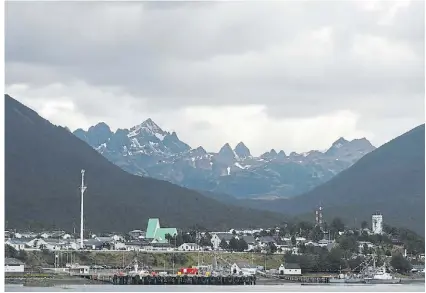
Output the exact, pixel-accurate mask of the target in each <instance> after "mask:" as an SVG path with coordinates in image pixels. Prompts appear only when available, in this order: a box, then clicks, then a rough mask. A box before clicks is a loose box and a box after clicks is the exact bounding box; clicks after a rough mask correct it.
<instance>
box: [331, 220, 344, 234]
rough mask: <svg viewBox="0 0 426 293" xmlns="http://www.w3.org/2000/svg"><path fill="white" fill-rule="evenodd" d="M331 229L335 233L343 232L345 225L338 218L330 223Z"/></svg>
mask: <svg viewBox="0 0 426 293" xmlns="http://www.w3.org/2000/svg"><path fill="white" fill-rule="evenodd" d="M331 228H332V229H333V230H334V231H335V232H339V231H344V230H345V224H343V221H342V220H341V219H340V218H334V219H333V221H332V222H331Z"/></svg>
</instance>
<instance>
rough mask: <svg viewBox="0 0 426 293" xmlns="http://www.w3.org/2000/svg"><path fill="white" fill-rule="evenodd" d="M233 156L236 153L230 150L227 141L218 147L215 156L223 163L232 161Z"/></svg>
mask: <svg viewBox="0 0 426 293" xmlns="http://www.w3.org/2000/svg"><path fill="white" fill-rule="evenodd" d="M235 156H236V154H235V153H234V151H233V150H232V148H231V146H230V145H229V143H225V144H224V146H223V147H221V148H220V150H219V153H218V154H217V156H216V158H217V159H219V161H222V162H224V163H231V162H232V161H234V160H235Z"/></svg>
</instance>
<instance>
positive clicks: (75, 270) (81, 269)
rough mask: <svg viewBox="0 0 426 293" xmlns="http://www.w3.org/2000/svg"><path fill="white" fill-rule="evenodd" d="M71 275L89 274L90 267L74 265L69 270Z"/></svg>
mask: <svg viewBox="0 0 426 293" xmlns="http://www.w3.org/2000/svg"><path fill="white" fill-rule="evenodd" d="M69 272H70V274H88V273H89V266H81V265H73V266H71V267H70V268H69Z"/></svg>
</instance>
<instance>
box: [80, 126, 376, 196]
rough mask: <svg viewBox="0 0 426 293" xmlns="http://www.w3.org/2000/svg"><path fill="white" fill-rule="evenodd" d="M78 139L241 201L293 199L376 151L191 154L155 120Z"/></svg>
mask: <svg viewBox="0 0 426 293" xmlns="http://www.w3.org/2000/svg"><path fill="white" fill-rule="evenodd" d="M74 134H75V135H76V136H77V137H78V138H80V139H81V140H83V141H85V142H86V143H88V144H89V145H90V146H91V147H93V148H94V149H95V150H97V151H98V152H99V153H101V154H102V155H103V156H105V157H106V158H107V159H108V160H109V161H111V162H112V163H114V164H116V165H117V166H119V167H121V168H122V169H123V170H125V171H127V172H130V173H132V174H135V175H139V176H149V177H152V178H157V179H161V180H167V181H169V182H172V183H175V184H178V185H180V186H183V187H187V188H191V189H196V190H205V191H210V192H213V193H215V194H217V193H222V194H228V195H231V196H233V197H235V198H269V199H270V198H283V197H284V198H287V197H292V196H296V195H299V194H302V193H304V192H307V191H309V190H312V189H313V188H314V187H316V186H319V185H320V184H322V183H324V182H326V181H328V180H330V179H331V178H333V177H334V176H335V175H336V174H338V173H340V172H341V171H343V170H345V169H347V168H348V167H350V166H351V165H352V164H354V163H355V162H356V161H357V160H359V159H360V158H361V157H362V156H364V155H365V154H367V153H369V152H371V151H372V150H374V149H375V147H374V146H373V145H372V144H371V143H370V142H369V141H368V140H367V139H366V138H361V139H354V140H352V141H348V140H346V139H344V138H343V137H341V138H339V139H338V140H336V141H335V142H334V143H333V144H332V145H331V146H330V148H329V149H328V150H326V151H324V152H321V151H318V150H312V151H309V152H306V153H300V154H298V153H296V152H292V153H290V154H289V155H287V154H286V153H285V152H284V151H282V150H280V151H278V152H277V151H276V150H274V149H272V150H271V151H268V152H266V153H264V154H262V155H261V156H259V157H256V156H252V154H251V153H250V150H249V148H248V147H247V146H246V145H245V144H244V143H243V142H240V143H238V144H237V145H236V146H235V148H234V149H233V148H232V147H231V146H230V145H229V143H226V144H225V145H224V146H223V147H222V148H221V149H220V150H219V152H217V153H214V152H207V151H206V150H205V149H204V148H203V147H202V146H199V147H197V148H191V147H190V146H189V145H188V144H186V143H185V142H183V141H181V140H180V139H179V138H178V136H177V134H176V132H172V133H170V132H167V131H164V130H162V129H161V128H160V127H159V126H158V125H157V124H156V123H155V122H154V121H153V120H152V119H147V120H146V121H144V122H143V123H141V124H139V125H136V126H133V127H132V128H130V129H118V130H117V131H115V132H113V131H111V129H110V127H109V126H108V125H107V124H106V123H104V122H101V123H98V124H97V125H95V126H92V127H90V128H89V129H88V130H87V131H85V130H83V129H77V130H76V131H74Z"/></svg>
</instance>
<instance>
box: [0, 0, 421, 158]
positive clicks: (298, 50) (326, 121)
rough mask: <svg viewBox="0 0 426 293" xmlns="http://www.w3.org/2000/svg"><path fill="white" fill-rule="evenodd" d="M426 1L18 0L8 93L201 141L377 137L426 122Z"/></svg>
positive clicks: (297, 147) (11, 16)
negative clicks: (121, 0) (150, 125)
mask: <svg viewBox="0 0 426 293" xmlns="http://www.w3.org/2000/svg"><path fill="white" fill-rule="evenodd" d="M424 5H425V4H424V2H423V1H401V2H396V1H355V2H350V1H311V2H308V1H299V2H291V1H273V2H267V1H257V2H256V1H251V2H139V3H136V2H127V3H119V2H66V3H60V2H6V4H5V13H6V22H5V69H6V75H5V79H6V85H5V90H6V93H8V94H10V95H11V96H12V97H14V98H16V99H17V100H18V101H20V102H22V103H24V104H25V105H27V106H29V107H31V108H32V109H34V110H35V111H37V112H38V113H39V114H40V115H41V116H43V117H44V118H46V119H48V120H49V121H51V122H52V123H54V124H57V125H62V126H67V127H68V128H70V129H71V130H75V129H77V128H83V129H88V127H90V126H92V125H95V124H97V123H98V122H100V121H103V122H105V123H107V124H108V125H109V126H110V127H111V129H112V130H113V131H115V130H116V129H117V128H130V127H132V126H134V125H137V124H140V123H142V122H143V121H144V120H146V119H147V118H152V119H153V120H154V121H155V122H156V123H157V124H158V125H159V126H160V127H161V128H163V130H166V131H176V132H177V134H178V136H179V138H180V139H181V140H183V141H184V142H186V143H188V144H189V145H190V146H191V147H194V148H196V147H198V146H200V145H202V146H203V147H204V148H205V149H206V150H208V151H218V150H219V149H220V147H221V146H223V145H224V144H225V143H227V142H228V143H230V145H231V146H232V147H234V146H235V145H236V144H237V143H238V142H240V141H243V142H244V143H245V144H246V145H247V146H248V147H249V149H250V150H251V152H252V154H254V155H259V154H261V153H263V152H265V151H267V150H270V149H272V148H274V149H276V150H284V151H285V152H286V153H290V152H291V151H296V152H303V151H308V150H312V149H320V150H322V149H326V148H328V147H329V146H330V145H331V144H332V143H333V142H334V141H335V140H337V139H338V138H339V137H345V138H346V139H354V138H361V137H366V138H367V139H369V140H370V141H371V142H372V143H373V144H374V145H375V146H380V145H382V144H383V143H386V142H387V141H389V140H391V139H392V138H394V137H396V136H398V135H400V134H402V133H404V132H406V131H408V130H410V129H411V128H414V127H415V126H417V125H419V124H421V123H424V117H425V113H424V112H425V105H424V94H425V92H424V91H425V85H424V82H425V73H424V61H425V60H424V41H425V39H424V33H425V32H424V22H425V19H424V17H425V15H424V13H425V9H424Z"/></svg>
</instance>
